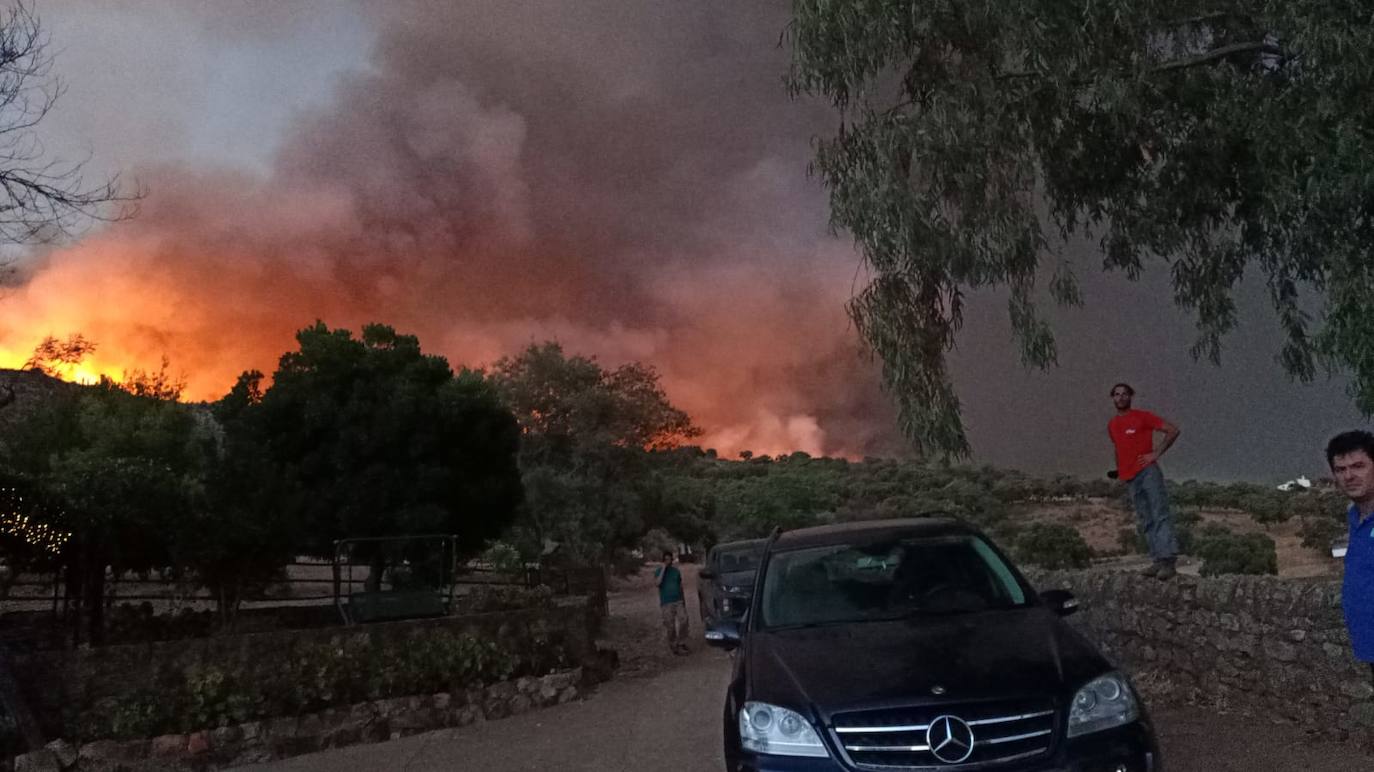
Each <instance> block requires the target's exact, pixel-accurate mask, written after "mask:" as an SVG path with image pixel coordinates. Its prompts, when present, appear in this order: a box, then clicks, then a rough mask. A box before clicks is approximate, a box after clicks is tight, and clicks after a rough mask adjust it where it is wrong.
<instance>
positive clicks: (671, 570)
mask: <svg viewBox="0 0 1374 772" xmlns="http://www.w3.org/2000/svg"><path fill="white" fill-rule="evenodd" d="M660 576H663V582H662V584H660V585H659V586H658V605H660V606H666V605H668V604H669V603H681V602H682V600H683V597H682V572H680V571H678V570H677V566H668V574H667V576H664V574H663V568H662V567H659V568H658V569H656V570H655V571H654V578H655V579H657V578H659V577H660Z"/></svg>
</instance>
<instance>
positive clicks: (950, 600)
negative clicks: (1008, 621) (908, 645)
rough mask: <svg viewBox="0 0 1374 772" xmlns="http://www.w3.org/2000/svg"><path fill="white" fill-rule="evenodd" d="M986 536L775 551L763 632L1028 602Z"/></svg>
mask: <svg viewBox="0 0 1374 772" xmlns="http://www.w3.org/2000/svg"><path fill="white" fill-rule="evenodd" d="M1026 599H1027V593H1026V590H1025V588H1024V587H1022V586H1021V584H1020V583H1019V582H1018V581H1017V580H1016V577H1015V575H1014V574H1013V573H1012V571H1011V568H1010V567H1009V566H1007V564H1006V563H1005V562H1004V561H1003V560H1002V559H1001V558H1000V557H999V556H998V555H997V553H996V551H994V550H993V549H992V547H991V546H989V545H988V544H987V542H985V541H984V540H983V539H981V538H979V537H976V536H971V535H968V536H964V535H960V536H948V537H939V538H925V539H900V540H892V541H887V542H882V543H877V544H864V545H846V544H840V545H832V546H825V547H815V548H809V549H801V550H791V551H783V552H776V553H774V554H773V556H772V558H771V560H770V561H769V564H768V573H767V576H765V577H764V585H763V606H762V612H763V620H762V621H763V624H764V626H765V627H786V626H793V625H808V624H826V623H832V622H850V621H865V620H881V619H894V618H901V617H905V616H910V615H919V614H953V613H968V612H974V611H985V610H989V609H999V608H1016V607H1020V606H1025V605H1027V600H1026Z"/></svg>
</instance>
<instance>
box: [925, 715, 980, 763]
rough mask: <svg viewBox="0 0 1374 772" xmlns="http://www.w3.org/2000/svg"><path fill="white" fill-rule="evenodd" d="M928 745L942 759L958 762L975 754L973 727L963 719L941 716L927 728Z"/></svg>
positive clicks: (947, 761) (933, 753)
mask: <svg viewBox="0 0 1374 772" xmlns="http://www.w3.org/2000/svg"><path fill="white" fill-rule="evenodd" d="M926 745H929V746H930V752H931V754H932V755H934V756H935V758H937V759H939V760H940V761H943V762H945V763H946V764H958V763H959V762H961V761H964V760H966V759H968V757H969V756H972V755H973V729H972V728H970V727H969V725H968V724H966V723H965V722H964V720H963V719H960V718H955V717H954V716H940V717H939V718H937V719H935V720H934V721H932V722H930V726H929V727H928V728H927V729H926Z"/></svg>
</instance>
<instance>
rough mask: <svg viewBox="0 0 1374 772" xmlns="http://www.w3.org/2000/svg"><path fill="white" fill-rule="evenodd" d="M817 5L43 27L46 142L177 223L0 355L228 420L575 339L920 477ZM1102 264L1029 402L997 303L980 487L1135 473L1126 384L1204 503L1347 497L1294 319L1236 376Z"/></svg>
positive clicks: (789, 443)
mask: <svg viewBox="0 0 1374 772" xmlns="http://www.w3.org/2000/svg"><path fill="white" fill-rule="evenodd" d="M788 5H789V4H788V3H785V2H737V1H729V2H727V1H725V0H709V1H706V2H693V3H684V2H679V1H677V0H672V1H670V0H645V1H644V2H624V0H618V1H615V2H611V1H609V0H579V2H576V3H570V2H566V0H556V1H555V0H529V1H527V2H520V3H511V2H494V1H482V2H462V3H456V2H437V1H435V2H421V1H420V0H392V1H391V2H387V3H362V2H356V3H354V2H342V1H339V2H326V1H325V0H319V1H318V2H277V3H270V4H267V3H254V2H247V1H246V0H240V1H233V0H220V1H219V2H208V1H207V2H196V3H187V2H172V0H111V1H110V2H104V3H100V4H89V3H82V2H76V1H75V0H70V1H68V2H57V1H56V0H53V1H52V2H47V3H40V5H39V6H38V10H39V12H40V13H41V14H42V16H43V19H44V23H45V25H46V26H47V28H48V30H49V31H50V32H51V33H52V36H53V39H54V43H55V49H56V53H57V54H58V56H59V58H58V61H57V70H58V72H59V73H60V75H61V76H62V77H63V78H64V79H65V81H66V82H67V85H68V92H67V94H66V96H65V97H64V100H63V102H62V103H61V105H60V107H59V110H58V111H57V112H56V113H54V114H53V115H52V116H50V118H51V120H50V121H49V123H48V125H46V126H45V127H44V129H45V131H46V132H47V133H46V134H45V139H46V140H48V144H49V145H50V146H52V147H54V148H61V149H64V150H68V151H72V152H75V153H77V154H79V153H81V152H87V151H89V152H90V153H91V156H92V160H91V165H92V168H93V169H94V170H102V169H105V170H108V169H123V170H127V171H131V172H134V173H136V174H137V175H138V177H139V178H140V179H141V180H142V181H143V182H144V183H146V184H147V185H148V186H149V188H150V190H151V194H150V196H149V198H148V200H147V201H146V202H145V206H144V212H143V215H142V216H141V217H140V218H139V219H138V220H136V221H134V222H132V223H126V224H122V225H119V226H116V227H112V228H105V229H96V230H92V231H91V232H90V233H88V234H87V235H85V236H84V237H83V238H82V239H81V240H79V241H78V242H77V243H75V244H71V245H68V246H65V247H63V248H61V249H58V250H55V251H52V252H50V253H47V254H43V255H35V256H34V257H33V258H31V259H30V260H29V262H28V264H27V271H26V274H25V277H26V279H25V283H24V284H23V285H22V286H20V287H18V288H17V289H15V290H14V291H13V292H11V293H10V295H9V296H7V297H6V298H5V299H4V300H3V301H2V302H0V356H4V357H7V358H8V359H9V360H13V359H15V358H16V357H18V358H19V359H20V360H21V361H22V358H23V357H22V356H21V354H26V353H27V351H28V350H29V349H31V348H32V345H33V343H34V342H36V340H37V339H38V338H40V337H41V336H42V335H44V334H48V333H56V334H65V333H68V332H72V331H77V330H79V331H82V332H85V333H86V334H87V335H88V336H90V337H92V338H94V339H96V340H97V341H98V342H99V343H100V344H101V350H100V352H98V356H97V360H96V361H94V362H93V363H92V367H93V368H95V369H96V370H112V371H115V372H117V371H118V370H119V368H121V367H129V366H138V367H149V366H155V365H156V363H157V360H158V359H159V358H160V357H161V356H162V355H163V354H166V355H167V356H168V357H170V359H171V360H172V362H173V366H174V367H176V368H180V369H181V370H183V371H184V372H185V373H186V375H187V378H188V381H189V383H190V386H191V392H192V396H196V397H213V396H215V395H217V394H219V393H222V392H223V391H224V390H226V389H227V388H228V386H229V385H230V383H232V379H233V377H234V375H235V374H236V373H237V372H238V371H240V370H242V369H246V368H249V367H256V368H260V369H265V370H269V371H270V370H271V369H272V366H273V363H274V361H275V358H276V356H277V355H278V354H280V353H281V352H282V351H284V350H286V349H287V348H288V347H290V345H291V334H292V332H293V331H294V330H295V329H297V328H299V327H301V326H303V325H305V324H308V323H310V322H311V321H313V320H314V319H315V318H321V319H324V320H325V321H327V322H328V323H330V324H332V325H335V326H352V327H356V326H358V325H359V324H362V323H364V322H367V321H373V320H380V321H386V322H389V323H392V324H395V325H396V326H397V327H399V328H402V329H404V330H408V331H413V332H415V333H417V334H418V335H419V336H420V339H421V341H422V343H424V344H425V345H426V347H427V348H429V349H431V350H435V351H437V352H440V353H443V354H445V355H446V356H448V357H449V358H450V360H451V361H453V362H454V363H455V364H467V365H482V364H485V363H489V362H491V361H493V360H494V359H496V358H497V357H499V356H502V355H504V354H509V353H513V352H515V351H517V350H518V349H519V348H520V347H522V346H524V345H526V344H528V343H530V342H532V341H537V340H543V339H546V338H557V339H559V340H561V341H563V343H564V344H565V347H566V348H568V349H569V350H571V351H575V352H579V353H586V354H591V355H596V356H597V357H598V358H600V359H601V360H602V361H603V362H605V363H607V364H616V363H619V362H623V361H628V360H640V361H644V362H648V363H651V364H653V365H654V366H655V367H657V368H658V370H659V371H660V373H661V374H662V375H663V380H664V384H665V386H666V388H667V389H668V391H669V395H670V397H671V398H672V399H673V400H674V401H675V402H677V403H678V404H680V405H681V406H683V407H684V408H686V409H687V410H688V411H689V412H691V413H692V415H693V416H694V417H695V418H696V419H697V421H698V422H699V423H700V424H701V425H702V427H703V429H704V430H705V432H706V434H705V437H704V440H703V444H705V445H708V446H714V447H717V448H719V449H721V450H722V451H724V452H735V451H738V450H742V449H746V448H747V449H750V450H753V451H754V452H756V453H760V452H769V453H777V452H786V451H789V450H793V449H802V450H806V451H808V452H811V453H832V454H845V455H850V456H861V455H864V454H893V453H899V452H901V450H902V448H903V444H902V442H901V439H900V438H899V437H898V436H897V433H896V431H895V428H894V427H895V423H894V420H893V416H892V411H891V408H890V407H889V406H888V404H887V402H886V400H885V398H884V397H883V396H882V394H881V392H880V390H879V388H878V386H877V378H876V373H875V368H874V367H873V366H872V365H871V364H869V363H866V362H865V361H864V360H863V359H862V358H861V357H860V356H859V353H858V345H857V338H856V336H855V333H854V330H853V328H852V326H851V325H849V323H848V321H847V319H846V318H845V315H844V311H843V304H844V301H845V300H846V299H847V298H848V297H849V296H850V293H851V292H852V290H853V289H854V287H855V281H856V280H857V279H858V277H859V274H858V273H857V266H858V261H857V256H856V255H855V252H854V250H853V248H852V246H851V245H850V243H849V240H848V239H847V237H845V236H843V235H842V236H840V237H839V238H836V237H834V236H832V235H830V234H829V233H828V232H827V229H826V216H827V213H826V200H825V193H824V191H823V190H821V188H820V187H819V184H818V183H817V182H816V181H815V180H813V179H810V178H808V176H807V173H806V165H807V162H808V160H809V158H810V155H811V139H812V137H814V136H815V135H817V134H823V133H827V132H830V131H833V130H834V128H835V127H836V126H837V117H836V116H835V115H834V114H833V113H832V112H831V111H830V110H829V109H828V108H826V107H825V106H824V105H821V104H817V103H815V102H810V101H792V100H789V99H788V97H787V96H786V94H785V92H784V89H783V86H782V78H783V76H784V74H785V72H786V68H787V52H786V51H785V50H784V49H782V48H780V47H779V37H780V34H781V32H782V29H783V27H784V25H785V24H786V22H787V10H788ZM1071 257H1072V258H1073V259H1074V260H1075V261H1076V262H1078V263H1080V264H1081V266H1082V274H1083V278H1084V285H1085V290H1086V291H1087V294H1088V304H1089V305H1088V307H1087V308H1085V309H1080V310H1076V311H1062V312H1054V314H1053V316H1054V318H1055V320H1056V322H1057V324H1058V330H1059V333H1060V350H1061V357H1060V359H1061V367H1059V368H1058V369H1055V370H1052V371H1049V372H1044V373H1041V372H1034V373H1029V372H1027V371H1025V370H1024V369H1023V368H1022V367H1021V366H1020V365H1019V363H1018V362H1017V360H1016V358H1015V355H1014V349H1013V347H1012V345H1011V342H1010V338H1009V330H1008V325H1007V321H1006V312H1005V298H1004V297H1001V296H999V295H997V294H996V293H985V294H983V295H979V296H976V297H975V301H974V303H973V306H972V308H971V309H970V313H969V318H968V323H967V325H966V327H965V329H964V331H963V334H962V336H961V338H960V347H959V350H958V351H957V352H956V353H955V355H954V358H953V361H954V371H955V374H956V379H957V382H958V384H959V387H960V390H961V395H962V398H963V401H964V405H965V411H966V418H967V420H968V423H969V428H970V432H971V435H972V439H973V442H974V445H975V449H976V453H977V459H976V460H977V461H980V462H987V463H992V464H996V465H999V466H1011V467H1019V468H1022V469H1026V470H1029V471H1035V472H1059V471H1062V472H1067V473H1071V474H1080V475H1096V474H1100V473H1102V471H1104V470H1105V469H1106V468H1107V467H1108V466H1109V465H1110V453H1109V446H1108V444H1107V440H1106V435H1105V422H1106V421H1107V419H1108V418H1109V417H1110V412H1111V410H1110V403H1109V401H1108V400H1107V398H1106V396H1105V395H1106V393H1107V390H1108V388H1109V387H1110V385H1111V383H1112V382H1114V381H1115V380H1118V379H1126V380H1130V381H1132V382H1133V383H1135V384H1136V387H1137V389H1138V392H1139V402H1140V405H1141V406H1144V407H1149V408H1151V409H1155V410H1157V411H1158V412H1160V413H1162V414H1163V415H1165V416H1166V417H1169V418H1171V419H1173V420H1175V421H1176V422H1177V423H1179V424H1180V425H1181V426H1182V428H1183V430H1184V435H1183V438H1182V439H1181V440H1180V443H1179V445H1178V446H1177V449H1176V450H1174V451H1172V452H1171V453H1170V455H1169V456H1168V458H1167V459H1166V468H1167V469H1168V471H1169V472H1170V473H1171V474H1174V475H1175V476H1197V477H1207V478H1244V479H1254V480H1261V481H1270V480H1273V481H1278V480H1281V479H1287V478H1288V477H1291V476H1294V475H1297V474H1299V473H1307V474H1318V473H1320V472H1321V471H1322V470H1321V466H1322V459H1321V455H1320V445H1321V443H1322V442H1323V441H1324V440H1325V438H1326V437H1327V435H1329V434H1330V433H1332V432H1334V431H1336V430H1338V429H1342V428H1345V427H1347V426H1352V425H1357V424H1359V423H1360V422H1359V421H1358V420H1357V419H1356V416H1355V415H1354V414H1353V411H1352V410H1351V408H1350V406H1349V401H1348V400H1347V399H1346V398H1345V396H1344V393H1343V384H1342V383H1340V382H1339V381H1337V382H1323V383H1319V384H1315V385H1310V386H1299V385H1294V384H1290V383H1288V382H1287V381H1286V379H1285V378H1284V377H1283V376H1282V374H1281V373H1280V372H1279V371H1278V368H1277V366H1276V364H1275V363H1274V361H1273V356H1274V354H1275V353H1276V352H1277V350H1278V339H1277V336H1276V328H1275V325H1274V324H1273V322H1272V320H1271V319H1270V318H1269V317H1268V316H1267V315H1266V313H1265V308H1264V305H1263V299H1262V297H1260V296H1259V289H1262V288H1260V287H1247V291H1248V292H1249V293H1250V294H1254V295H1256V297H1255V298H1247V303H1246V307H1245V314H1244V323H1243V325H1242V328H1241V329H1240V330H1239V331H1238V332H1237V333H1236V334H1235V335H1233V336H1232V337H1231V339H1230V340H1229V341H1228V342H1229V347H1228V350H1227V352H1226V359H1225V362H1224V365H1223V366H1222V367H1220V368H1214V367H1211V366H1210V365H1206V364H1194V363H1193V362H1192V361H1191V360H1190V359H1189V358H1188V355H1187V350H1188V347H1189V344H1190V343H1191V336H1192V331H1191V321H1190V320H1189V319H1188V318H1187V317H1186V316H1184V315H1182V314H1180V313H1179V312H1177V311H1176V310H1175V309H1174V308H1173V307H1172V305H1171V304H1170V302H1169V300H1168V293H1167V286H1166V284H1165V283H1164V282H1165V278H1166V277H1165V273H1164V272H1163V271H1160V270H1157V271H1155V272H1153V273H1151V274H1148V275H1147V277H1146V278H1145V280H1143V281H1142V282H1140V283H1138V284H1130V283H1127V282H1126V281H1125V280H1124V279H1123V278H1121V277H1118V276H1106V277H1100V276H1098V275H1097V273H1096V271H1095V269H1094V266H1095V265H1096V264H1097V263H1099V262H1100V260H1099V259H1098V258H1097V257H1095V256H1094V254H1093V253H1092V250H1091V249H1090V248H1089V247H1088V246H1087V245H1075V248H1074V250H1073V251H1072V254H1071ZM1256 284H1258V282H1257V283H1256ZM1251 300H1254V301H1256V302H1250V301H1251Z"/></svg>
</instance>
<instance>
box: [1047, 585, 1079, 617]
mask: <svg viewBox="0 0 1374 772" xmlns="http://www.w3.org/2000/svg"><path fill="white" fill-rule="evenodd" d="M1040 600H1041V602H1043V603H1044V604H1045V605H1046V606H1047V607H1048V608H1049V610H1050V611H1053V612H1054V613H1056V614H1058V615H1059V616H1061V617H1066V616H1068V615H1070V614H1072V613H1074V612H1075V611H1077V610H1078V599H1077V598H1075V597H1074V596H1073V593H1071V592H1069V591H1068V590H1045V591H1044V592H1042V593H1040Z"/></svg>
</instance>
